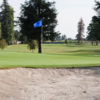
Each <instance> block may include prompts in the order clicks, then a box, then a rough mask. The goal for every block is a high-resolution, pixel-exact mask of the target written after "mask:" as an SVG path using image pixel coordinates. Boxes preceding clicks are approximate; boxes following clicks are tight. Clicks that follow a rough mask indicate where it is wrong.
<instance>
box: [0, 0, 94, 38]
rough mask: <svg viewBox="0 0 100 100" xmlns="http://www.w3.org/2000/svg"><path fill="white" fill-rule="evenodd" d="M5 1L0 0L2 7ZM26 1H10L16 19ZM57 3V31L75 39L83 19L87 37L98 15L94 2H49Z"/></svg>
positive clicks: (90, 0)
mask: <svg viewBox="0 0 100 100" xmlns="http://www.w3.org/2000/svg"><path fill="white" fill-rule="evenodd" d="M2 1H3V0H0V5H1V4H2ZM24 1H25V0H8V3H9V4H10V5H11V6H12V7H13V8H14V11H15V17H18V16H19V12H20V5H21V4H23V3H24ZM48 1H55V2H56V4H55V6H56V9H57V12H58V16H57V20H58V26H57V27H56V31H60V32H61V33H62V34H65V35H66V36H67V38H75V36H76V34H77V23H78V22H79V20H80V18H82V19H83V21H84V24H85V32H84V35H85V36H86V32H87V26H88V24H89V23H90V21H91V18H92V16H94V15H95V14H96V13H95V11H94V10H93V7H94V5H95V2H94V0H48Z"/></svg>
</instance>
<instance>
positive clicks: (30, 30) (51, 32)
mask: <svg viewBox="0 0 100 100" xmlns="http://www.w3.org/2000/svg"><path fill="white" fill-rule="evenodd" d="M56 16H57V11H56V9H55V2H47V1H46V0H29V1H26V2H25V3H24V4H23V5H22V6H21V14H20V18H19V20H20V27H21V33H22V34H23V35H25V36H27V38H28V39H36V40H38V39H39V34H40V28H34V27H33V23H35V22H37V21H39V20H41V19H42V20H43V39H44V40H54V39H55V37H56V35H57V32H55V27H56V25H57V20H56Z"/></svg>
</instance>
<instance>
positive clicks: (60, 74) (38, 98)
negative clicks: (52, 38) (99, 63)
mask: <svg viewBox="0 0 100 100" xmlns="http://www.w3.org/2000/svg"><path fill="white" fill-rule="evenodd" d="M0 100H100V68H92V69H89V68H88V69H77V68H75V69H31V68H15V69H9V70H0Z"/></svg>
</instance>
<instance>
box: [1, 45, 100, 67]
mask: <svg viewBox="0 0 100 100" xmlns="http://www.w3.org/2000/svg"><path fill="white" fill-rule="evenodd" d="M42 47H43V53H42V54H38V53H37V50H35V51H34V53H32V52H31V51H29V50H28V49H27V45H11V46H8V47H7V48H6V49H4V50H0V68H6V67H88V66H100V46H91V45H75V44H68V45H65V44H43V45H42Z"/></svg>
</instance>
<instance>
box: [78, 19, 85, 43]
mask: <svg viewBox="0 0 100 100" xmlns="http://www.w3.org/2000/svg"><path fill="white" fill-rule="evenodd" d="M83 33H84V22H83V19H82V18H81V19H80V21H79V22H78V34H77V35H76V38H77V40H78V43H80V42H81V41H82V39H83V36H84V35H83Z"/></svg>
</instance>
